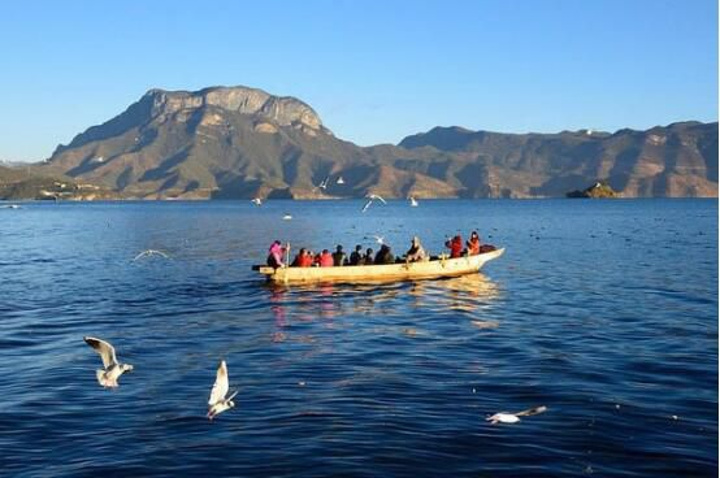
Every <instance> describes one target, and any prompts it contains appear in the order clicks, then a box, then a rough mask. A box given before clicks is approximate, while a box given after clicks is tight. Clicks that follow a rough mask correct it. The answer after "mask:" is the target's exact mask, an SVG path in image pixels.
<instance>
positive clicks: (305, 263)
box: [300, 251, 314, 267]
mask: <svg viewBox="0 0 720 478" xmlns="http://www.w3.org/2000/svg"><path fill="white" fill-rule="evenodd" d="M313 259H314V258H313V255H312V252H310V251H305V255H304V256H302V257H301V258H300V267H312V265H313Z"/></svg>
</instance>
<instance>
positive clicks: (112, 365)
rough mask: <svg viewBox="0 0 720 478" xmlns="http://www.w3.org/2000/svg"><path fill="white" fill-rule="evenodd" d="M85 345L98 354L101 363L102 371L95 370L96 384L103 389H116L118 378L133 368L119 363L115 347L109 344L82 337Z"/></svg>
mask: <svg viewBox="0 0 720 478" xmlns="http://www.w3.org/2000/svg"><path fill="white" fill-rule="evenodd" d="M83 340H84V341H85V343H87V344H88V345H89V346H90V347H92V348H93V349H95V351H96V352H97V353H99V354H100V357H101V358H102V362H103V367H104V368H103V369H102V370H96V371H95V375H96V376H97V379H98V382H99V383H100V385H102V386H103V387H105V388H117V387H118V382H117V381H118V378H120V375H122V374H123V373H125V372H130V371H131V370H132V369H133V368H134V367H133V366H132V365H129V364H126V363H119V362H118V361H117V357H116V356H115V347H113V346H112V345H110V343H109V342H105V341H104V340H100V339H96V338H95V337H83Z"/></svg>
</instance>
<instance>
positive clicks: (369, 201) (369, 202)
mask: <svg viewBox="0 0 720 478" xmlns="http://www.w3.org/2000/svg"><path fill="white" fill-rule="evenodd" d="M367 198H368V202H366V203H365V205H364V206H363V208H362V211H361V212H365V211H367V210H368V208H369V207H370V205H371V204H372V203H373V201H374V200H376V199H377V200H378V201H380V202H382V203H383V204H387V202H385V200H384V199H383V198H382V197H381V196H378V195H377V194H370V195H368V196H367Z"/></svg>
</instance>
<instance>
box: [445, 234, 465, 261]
mask: <svg viewBox="0 0 720 478" xmlns="http://www.w3.org/2000/svg"><path fill="white" fill-rule="evenodd" d="M445 247H447V248H448V249H450V257H451V258H452V259H454V258H456V257H462V253H463V240H462V236H461V235H460V234H458V235H456V236H455V237H453V238H452V239H448V240H447V241H445Z"/></svg>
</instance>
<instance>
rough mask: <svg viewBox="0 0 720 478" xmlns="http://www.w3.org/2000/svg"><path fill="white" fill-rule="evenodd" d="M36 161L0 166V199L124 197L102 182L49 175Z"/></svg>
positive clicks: (74, 199) (75, 199)
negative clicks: (86, 181)
mask: <svg viewBox="0 0 720 478" xmlns="http://www.w3.org/2000/svg"><path fill="white" fill-rule="evenodd" d="M47 173H48V171H47V170H44V169H41V168H38V167H37V166H34V165H25V166H17V165H16V166H13V167H9V166H0V200H13V201H14V200H19V199H49V200H73V201H84V200H97V199H121V198H122V195H121V194H119V193H117V192H115V191H111V190H109V189H107V188H104V187H102V186H97V185H95V184H89V183H84V182H77V181H74V180H73V179H71V178H69V177H67V176H61V175H48V174H47Z"/></svg>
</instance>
